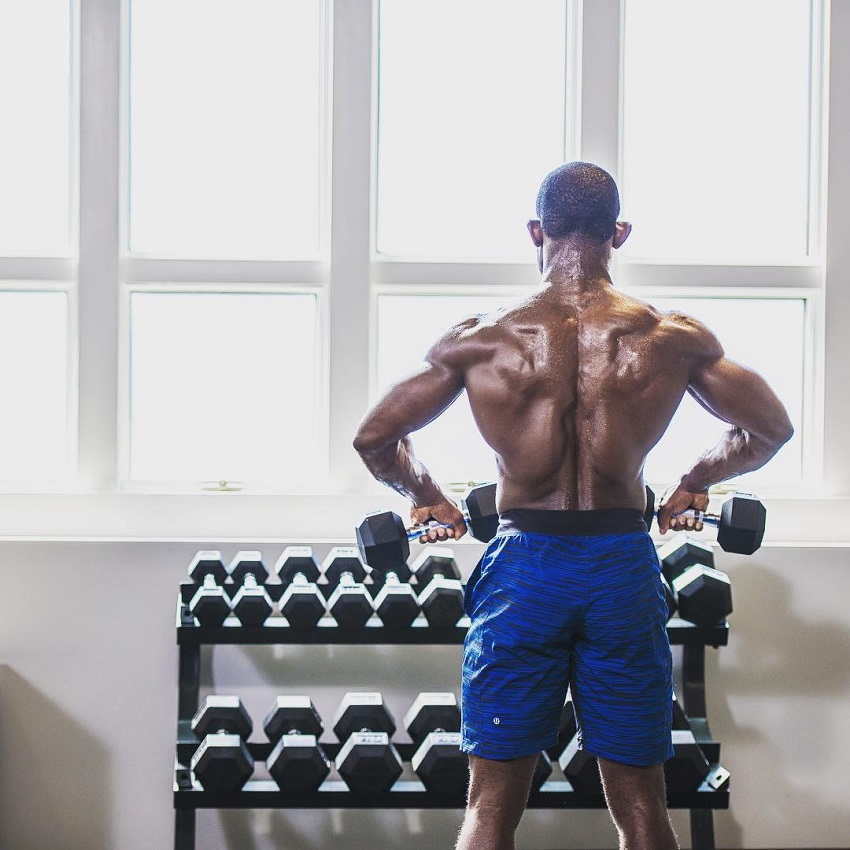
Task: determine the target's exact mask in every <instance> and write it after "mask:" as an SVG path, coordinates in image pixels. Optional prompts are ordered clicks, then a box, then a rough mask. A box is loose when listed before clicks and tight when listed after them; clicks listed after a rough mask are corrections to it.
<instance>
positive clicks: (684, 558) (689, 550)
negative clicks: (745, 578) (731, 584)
mask: <svg viewBox="0 0 850 850" xmlns="http://www.w3.org/2000/svg"><path fill="white" fill-rule="evenodd" d="M658 560H659V561H660V562H661V572H662V573H664V578H666V579H667V581H668V582H670V583H671V584H672V583H673V580H674V579H675V578H676V577H677V576H680V575H681V574H682V573H683V572H684V571H685V570H686V569H687V568H688V567H693V566H694V565H695V564H703V565H704V566H706V567H713V566H714V550H713V549H712V548H711V544H710V543H706V542H705V541H704V540H697V539H696V538H695V537H693V536H691V535H690V534H677V535H675V536H674V537H673V539H672V540H668V541H667V542H666V543H664V544H662V545H661V546H659V547H658Z"/></svg>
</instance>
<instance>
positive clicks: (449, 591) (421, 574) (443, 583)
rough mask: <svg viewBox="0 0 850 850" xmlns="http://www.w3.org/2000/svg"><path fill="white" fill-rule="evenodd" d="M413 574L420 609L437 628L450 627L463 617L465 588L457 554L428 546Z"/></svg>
mask: <svg viewBox="0 0 850 850" xmlns="http://www.w3.org/2000/svg"><path fill="white" fill-rule="evenodd" d="M411 571H412V572H413V574H414V575H415V576H416V583H417V585H418V586H419V587H420V591H419V607H420V608H421V609H422V613H423V614H424V615H425V619H426V620H427V621H428V625H430V626H431V627H432V628H435V629H446V628H451V627H452V626H454V625H455V623H457V621H458V620H459V619H460V618H461V617H462V616H463V613H464V612H463V585H462V584H461V582H460V570H459V569H458V566H457V562H456V561H455V558H454V552H453V551H452V550H451V549H447V548H445V547H441V546H435V547H433V548H432V547H429V548H428V549H426V550H425V551H423V552H422V553H421V554H420V556H419V557H418V558H417V559H416V560H415V561H414V562H413V565H412V566H411Z"/></svg>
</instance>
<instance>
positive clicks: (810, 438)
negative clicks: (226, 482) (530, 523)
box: [0, 0, 850, 541]
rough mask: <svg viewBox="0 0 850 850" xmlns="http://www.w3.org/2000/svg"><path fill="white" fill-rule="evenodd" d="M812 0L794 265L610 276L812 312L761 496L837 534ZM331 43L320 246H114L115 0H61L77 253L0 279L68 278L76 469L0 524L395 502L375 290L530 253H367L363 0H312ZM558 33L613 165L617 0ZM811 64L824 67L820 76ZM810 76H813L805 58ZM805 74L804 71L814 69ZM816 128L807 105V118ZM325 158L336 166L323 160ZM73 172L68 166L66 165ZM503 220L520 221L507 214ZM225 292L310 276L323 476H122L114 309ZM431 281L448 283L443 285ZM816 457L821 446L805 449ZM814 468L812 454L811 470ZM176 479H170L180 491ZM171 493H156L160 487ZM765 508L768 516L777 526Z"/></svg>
mask: <svg viewBox="0 0 850 850" xmlns="http://www.w3.org/2000/svg"><path fill="white" fill-rule="evenodd" d="M814 1H815V2H816V3H817V8H818V9H819V10H822V14H821V16H820V19H819V27H820V29H819V31H821V32H822V33H823V37H824V51H823V54H824V66H823V69H824V74H825V76H824V80H825V84H824V86H823V89H822V90H823V100H822V102H821V103H815V104H813V109H815V110H816V111H817V112H818V113H820V112H821V111H822V112H823V113H827V112H828V113H829V124H828V128H827V129H826V130H825V132H824V134H823V136H822V137H820V138H814V139H813V150H816V151H821V152H823V151H826V150H827V149H828V146H829V148H831V150H832V151H833V156H832V158H831V159H828V158H826V156H820V157H814V158H813V162H814V163H817V162H820V163H822V168H821V170H820V172H819V173H816V174H814V175H813V181H812V186H813V191H814V192H815V195H814V197H813V209H816V210H819V211H820V212H821V215H820V216H815V217H814V218H815V219H818V220H821V221H824V222H825V224H826V226H825V228H824V229H823V231H822V232H821V233H818V232H817V231H815V232H814V233H813V242H814V244H815V245H818V246H820V253H819V254H818V253H815V254H814V256H813V258H812V261H811V262H806V263H800V264H794V265H785V266H776V265H770V266H759V265H754V264H749V265H735V266H723V265H718V264H712V265H699V266H683V265H681V264H672V263H664V264H659V263H646V262H636V261H629V262H628V263H625V262H618V263H617V264H616V267H615V269H614V274H615V281H616V282H617V283H618V284H619V285H622V286H626V287H628V288H631V289H635V288H637V289H638V290H639V291H641V292H642V293H644V294H646V295H647V296H648V297H650V298H651V293H652V292H655V293H657V294H659V295H660V294H661V293H662V292H664V294H674V293H675V294H680V295H687V294H689V293H690V294H693V289H694V287H697V286H699V287H700V288H702V287H710V288H719V289H722V290H726V289H729V288H732V289H734V290H735V291H736V292H737V293H739V294H741V293H743V292H744V291H747V292H750V291H755V292H757V293H759V294H763V295H764V296H765V297H771V294H773V295H789V294H792V293H793V294H794V295H797V294H799V296H800V297H802V298H804V299H805V300H806V305H807V309H806V316H807V328H808V329H809V335H808V346H809V362H808V363H807V370H808V372H807V374H809V376H810V382H809V385H808V387H807V410H808V411H809V413H808V420H807V422H806V424H805V427H804V432H805V435H804V436H805V440H804V454H805V458H806V460H805V463H806V475H807V479H806V487H805V488H804V490H803V492H802V493H793V494H788V496H787V497H783V498H775V499H771V500H770V501H769V503H768V505H769V509H770V510H771V511H772V523H773V522H776V523H777V526H778V527H781V528H782V531H781V532H779V533H778V534H777V535H776V539H781V540H786V541H789V540H790V541H793V540H798V541H811V540H822V541H829V540H833V541H834V540H838V539H841V540H845V539H848V532H847V531H846V530H844V529H845V528H846V523H845V522H844V521H843V516H844V515H845V513H846V510H847V508H848V507H850V499H848V496H850V429H848V428H847V427H846V424H845V423H846V422H847V421H850V382H848V381H847V380H846V376H845V368H844V364H846V363H848V362H850V334H848V333H847V332H846V330H845V329H846V327H848V326H850V280H849V279H848V278H850V244H848V243H847V240H846V239H845V236H844V234H843V232H841V231H842V230H843V225H842V222H845V221H848V220H850V168H848V167H847V166H846V165H845V163H844V159H843V158H842V157H841V156H840V152H841V151H842V150H843V149H844V147H845V146H846V144H847V143H848V141H850V6H848V4H846V3H831V2H830V0H814ZM327 2H328V4H329V6H328V8H329V9H330V16H331V21H330V25H329V27H328V38H329V40H330V41H329V43H330V44H331V45H332V61H331V63H330V67H331V72H330V76H329V87H330V91H331V92H332V97H331V98H329V101H330V107H329V126H330V127H331V128H332V131H333V132H332V134H331V136H330V142H329V150H328V157H327V160H328V168H327V174H328V180H329V184H328V185H329V192H328V193H327V198H328V199H332V203H329V204H328V206H327V207H326V209H325V216H326V220H327V222H328V224H329V227H325V228H324V230H323V232H324V234H326V236H327V237H328V238H327V241H326V242H325V244H324V254H323V256H322V257H320V258H318V259H316V260H310V261H297V262H288V261H263V262H251V261H185V260H167V259H161V258H160V259H158V258H150V257H141V256H134V255H129V254H128V253H127V252H126V251H125V250H124V249H125V247H126V224H127V223H126V215H125V211H124V207H125V201H124V200H122V199H126V191H125V188H126V178H127V173H126V162H125V161H124V160H123V159H122V157H123V156H124V154H123V153H122V152H123V151H126V144H124V141H125V134H126V125H125V123H124V121H125V116H126V106H127V103H126V97H127V70H128V69H127V67H126V61H127V51H126V49H124V47H125V46H126V44H127V39H128V31H127V23H128V19H129V18H128V3H129V0H74V2H73V10H74V11H73V20H74V33H75V34H74V39H75V43H74V49H73V51H72V52H73V55H74V57H75V61H76V73H75V77H78V81H76V82H75V85H74V98H75V104H76V105H79V110H76V109H75V114H78V115H79V122H78V127H76V128H75V129H76V137H77V139H78V153H79V168H78V170H72V173H74V174H75V178H74V182H75V184H76V185H75V186H73V187H72V192H73V195H74V198H75V209H78V211H79V215H78V216H74V217H72V218H73V228H72V230H74V231H76V233H77V235H78V238H79V257H76V256H70V257H57V258H4V259H0V288H3V289H5V288H8V287H12V286H19V285H20V282H24V284H25V285H29V284H30V282H31V283H32V286H33V288H36V289H38V288H44V287H46V286H49V287H54V286H56V287H59V288H61V289H63V291H67V292H68V293H69V305H70V306H71V310H70V313H71V315H70V317H69V323H70V328H69V329H70V331H71V333H70V339H71V350H70V351H69V358H68V363H69V370H71V373H72V375H73V380H72V382H71V386H72V387H76V388H77V389H76V392H73V393H72V395H73V396H74V397H73V398H72V399H70V404H71V406H72V409H73V410H74V413H75V415H74V416H72V417H71V421H72V422H77V423H78V428H77V429H76V430H75V433H73V434H72V439H74V440H75V441H76V445H77V458H78V475H77V477H76V480H75V481H73V482H68V483H65V484H60V485H59V486H57V488H55V489H54V490H53V491H47V490H46V489H45V488H39V489H38V491H37V492H26V487H23V486H21V487H15V488H10V487H5V488H3V491H2V492H0V535H2V536H12V537H39V538H45V537H62V538H63V539H64V538H67V537H96V538H104V537H121V538H125V537H155V538H158V539H184V538H191V539H199V538H204V537H211V538H215V539H222V537H232V538H234V539H253V540H258V541H259V540H263V539H269V538H275V539H279V538H285V537H293V538H299V539H305V538H308V537H311V538H331V537H338V536H350V533H351V527H352V525H353V522H354V520H355V519H356V518H357V517H358V516H359V515H360V514H361V513H363V512H365V511H366V510H370V509H374V508H375V507H377V506H379V505H387V506H390V507H393V506H396V507H400V506H401V505H402V504H403V502H401V501H400V500H399V499H398V498H396V497H395V496H394V495H393V494H391V493H390V492H389V491H387V490H385V489H383V488H381V487H380V486H379V485H377V484H375V483H374V482H372V481H371V480H370V479H369V477H368V475H367V474H366V472H365V470H364V469H363V468H362V465H361V464H360V461H359V459H358V458H357V457H356V455H355V454H354V452H353V451H352V449H351V436H352V434H353V432H354V430H355V428H356V425H357V423H358V421H359V419H360V417H361V416H362V414H363V412H364V411H365V409H366V407H367V406H368V404H369V402H370V400H371V399H373V398H374V395H375V393H376V392H377V391H378V389H379V388H378V387H376V386H375V374H376V366H375V363H374V352H373V346H374V344H375V338H376V333H375V315H374V305H375V303H376V299H377V296H378V294H379V293H384V292H392V293H413V292H414V291H416V292H420V291H431V292H434V293H435V294H436V293H437V292H439V291H444V292H445V291H449V289H450V290H451V291H460V290H461V289H463V288H466V287H474V288H475V289H476V291H480V292H482V293H484V291H485V288H486V291H487V293H488V294H490V293H493V292H504V293H505V295H506V296H507V297H510V296H511V295H512V294H514V292H516V291H518V290H519V289H523V288H526V287H528V286H533V285H534V284H535V283H536V281H537V274H536V268H535V266H534V255H533V252H532V251H531V247H529V259H528V262H527V263H516V262H513V263H511V262H507V263H472V262H468V263H466V262H464V263H457V262H454V263H433V262H428V263H423V262H413V261H410V262H408V261H405V260H399V259H390V258H386V257H381V256H379V255H377V254H376V252H375V250H374V241H373V240H374V236H373V234H374V233H375V228H374V216H375V206H376V205H375V197H374V188H375V187H374V182H375V181H374V180H373V174H374V170H375V163H376V124H375V120H376V119H375V116H376V109H375V106H376V103H377V92H376V82H377V75H376V73H375V71H376V67H375V64H376V53H377V52H376V30H377V8H378V7H377V2H378V0H335V2H334V0H327ZM565 2H568V16H567V20H568V36H569V39H570V41H569V42H568V43H572V39H573V38H574V37H575V36H576V34H578V33H580V34H581V37H580V39H579V40H578V44H574V48H575V49H574V52H573V56H572V58H571V61H570V62H568V63H567V69H566V73H567V74H568V75H571V79H575V81H576V82H577V83H579V85H578V87H577V88H575V87H573V86H572V85H570V86H568V91H573V90H575V91H576V93H577V94H576V98H575V100H574V101H573V102H571V103H569V104H568V106H569V110H570V113H571V114H573V116H574V121H573V122H572V133H571V138H570V139H568V143H567V154H568V155H570V156H575V157H581V158H583V159H589V160H592V161H595V162H598V163H599V164H600V165H602V166H603V167H605V168H607V169H608V170H610V171H611V172H612V173H613V174H614V175H615V176H617V175H618V174H619V173H620V162H619V142H618V140H619V136H620V133H619V128H620V121H621V114H620V109H619V102H620V98H619V89H620V82H621V81H620V77H619V68H620V55H621V50H620V34H621V31H622V7H621V0H565ZM827 70H828V73H826V72H827ZM815 71H816V76H817V75H818V74H819V73H820V70H819V69H815ZM815 82H818V80H815ZM814 123H815V125H817V124H819V122H817V121H815V122H814ZM334 166H335V167H334ZM77 174H79V178H80V179H79V181H78V180H77ZM521 224H522V223H521V222H520V226H521ZM232 281H239V285H238V291H252V290H253V289H256V288H257V287H259V288H261V289H263V290H266V289H267V290H268V291H291V290H303V289H305V288H306V289H309V290H310V291H315V292H317V293H319V298H320V304H321V307H320V309H321V311H322V322H323V327H324V329H325V331H324V335H323V338H322V340H321V342H320V345H321V346H322V350H323V357H324V358H325V361H324V362H325V363H326V364H327V368H326V369H325V372H324V374H325V376H326V386H325V387H324V388H323V404H324V406H325V407H324V418H325V421H327V422H328V423H329V426H328V433H327V445H328V468H329V474H328V476H327V478H325V479H324V480H317V484H316V492H311V493H290V494H285V493H284V494H269V493H259V492H253V493H252V492H246V491H243V492H240V493H208V492H202V491H201V490H200V488H195V489H190V488H188V487H187V488H184V492H179V493H178V492H173V490H174V488H173V487H170V486H169V487H163V488H162V490H161V491H159V492H132V491H131V490H132V488H128V487H126V486H124V484H123V482H122V475H123V468H124V465H125V463H126V434H127V430H128V429H127V422H126V412H127V410H128V405H127V398H126V393H127V386H126V382H127V371H126V369H127V344H126V343H127V339H126V329H127V309H126V304H127V302H128V300H129V294H130V292H132V291H136V290H144V289H149V288H151V287H153V288H157V287H163V286H165V287H166V288H168V287H169V286H173V287H175V288H176V289H175V291H185V288H186V287H190V288H192V290H193V291H194V290H195V287H200V288H203V287H210V289H211V290H213V291H214V290H215V288H216V287H221V286H226V285H227V284H228V283H229V282H232ZM447 288H448V289H447ZM823 458H827V459H828V463H823V462H822V459H823ZM821 467H823V468H822V469H821ZM178 489H179V488H178ZM167 490H171V491H172V492H165V491H167ZM780 523H781V525H780Z"/></svg>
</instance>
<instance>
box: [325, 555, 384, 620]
mask: <svg viewBox="0 0 850 850" xmlns="http://www.w3.org/2000/svg"><path fill="white" fill-rule="evenodd" d="M322 572H323V573H324V575H325V578H326V579H327V580H328V582H329V584H331V585H336V587H335V588H334V591H333V593H331V596H330V598H329V599H328V610H329V611H330V612H331V614H332V615H333V618H334V619H335V620H336V621H337V624H338V625H339V626H340V627H341V628H343V629H362V628H363V627H364V626H365V625H366V622H367V621H368V619H369V618H370V617H371V616H372V614H374V613H375V609H374V607H373V605H372V597H371V596H370V595H369V591H368V590H367V589H366V587H365V585H364V584H363V579H365V578H366V567H365V566H364V564H363V561H361V560H360V553H359V552H358V551H357V550H356V549H354V548H353V547H349V546H337V547H335V548H333V549H331V551H330V552H329V553H328V556H327V558H325V561H324V563H323V564H322Z"/></svg>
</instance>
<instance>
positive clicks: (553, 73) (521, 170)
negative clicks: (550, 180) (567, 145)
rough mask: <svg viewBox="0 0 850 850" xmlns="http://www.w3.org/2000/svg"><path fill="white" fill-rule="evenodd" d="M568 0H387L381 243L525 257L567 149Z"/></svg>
mask: <svg viewBox="0 0 850 850" xmlns="http://www.w3.org/2000/svg"><path fill="white" fill-rule="evenodd" d="M565 7H566V3H564V2H563V0H505V2H501V3H492V2H490V0H463V2H457V0H428V2H413V0H381V5H380V48H379V49H380V54H379V56H380V67H379V91H380V96H379V120H378V251H380V252H382V253H386V254H393V255H396V256H408V257H423V258H441V259H442V258H453V257H456V258H474V259H487V258H496V259H504V258H526V259H527V258H528V257H529V256H533V255H532V253H531V252H532V248H531V243H530V242H529V240H528V234H527V232H526V229H525V222H526V220H527V219H528V218H530V217H533V214H534V201H535V197H536V193H537V189H538V187H539V185H540V182H541V180H542V179H543V177H544V176H545V175H546V174H547V173H548V172H549V171H551V169H553V168H555V167H556V166H558V165H560V164H561V162H562V161H563V159H564V123H565V32H566V20H565V14H566V13H565Z"/></svg>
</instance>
